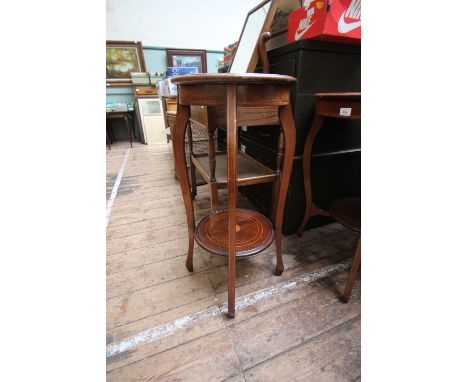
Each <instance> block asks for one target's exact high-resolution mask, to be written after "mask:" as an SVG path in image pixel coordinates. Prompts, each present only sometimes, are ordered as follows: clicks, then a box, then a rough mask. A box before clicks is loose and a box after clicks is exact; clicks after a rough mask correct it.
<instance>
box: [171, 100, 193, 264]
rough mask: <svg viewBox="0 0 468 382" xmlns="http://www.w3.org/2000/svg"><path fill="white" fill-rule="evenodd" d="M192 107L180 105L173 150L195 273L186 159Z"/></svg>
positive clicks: (188, 259) (191, 260)
mask: <svg viewBox="0 0 468 382" xmlns="http://www.w3.org/2000/svg"><path fill="white" fill-rule="evenodd" d="M189 117H190V107H189V106H182V105H179V106H178V107H177V116H176V120H175V126H174V131H173V136H172V148H173V151H174V161H175V165H176V168H177V171H178V174H179V182H180V187H181V190H182V196H183V198H184V205H185V212H186V214H187V227H188V234H189V249H188V253H187V261H186V263H185V264H186V266H187V269H188V270H189V271H190V272H193V245H194V239H195V217H194V214H193V204H192V198H191V195H190V184H189V178H188V173H187V160H186V159H185V130H186V128H187V124H188V122H189Z"/></svg>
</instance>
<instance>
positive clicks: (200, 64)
mask: <svg viewBox="0 0 468 382" xmlns="http://www.w3.org/2000/svg"><path fill="white" fill-rule="evenodd" d="M166 56H167V66H174V67H177V68H180V67H181V66H195V67H197V68H198V73H206V50H195V49H167V50H166Z"/></svg>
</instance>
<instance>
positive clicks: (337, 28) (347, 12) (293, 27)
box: [288, 0, 361, 45]
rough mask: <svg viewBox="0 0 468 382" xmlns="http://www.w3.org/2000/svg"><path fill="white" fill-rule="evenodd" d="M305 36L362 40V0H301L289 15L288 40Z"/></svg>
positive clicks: (320, 38)
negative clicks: (299, 4)
mask: <svg viewBox="0 0 468 382" xmlns="http://www.w3.org/2000/svg"><path fill="white" fill-rule="evenodd" d="M306 39H314V40H322V41H331V42H338V43H344V44H353V45H359V44H361V0H318V1H317V0H304V3H303V6H302V7H301V8H300V9H298V10H296V11H294V12H293V13H291V14H290V15H289V28H288V42H289V43H292V42H295V41H299V40H306Z"/></svg>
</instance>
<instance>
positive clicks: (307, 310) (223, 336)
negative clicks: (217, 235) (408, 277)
mask: <svg viewBox="0 0 468 382" xmlns="http://www.w3.org/2000/svg"><path fill="white" fill-rule="evenodd" d="M126 152H128V160H127V162H126V164H125V166H124V168H123V176H122V179H121V182H120V186H119V188H118V191H117V196H116V197H115V200H114V202H113V205H112V209H111V213H110V219H109V223H108V227H107V344H116V343H117V344H118V343H121V342H125V341H126V340H127V339H129V338H133V337H135V336H139V334H141V333H142V332H145V331H147V330H148V329H151V328H155V327H160V326H161V325H166V324H168V323H174V322H175V323H179V322H181V320H182V318H184V319H186V318H187V317H193V315H195V314H196V313H197V312H202V311H205V310H207V309H210V308H213V307H222V306H223V304H225V303H226V301H227V259H226V258H225V257H220V256H215V255H211V254H210V253H208V252H206V251H204V250H202V249H201V248H199V247H198V246H197V245H195V251H194V273H190V272H188V271H187V270H186V268H185V256H186V251H187V244H188V235H187V228H186V220H185V210H184V205H183V200H182V195H181V192H180V188H179V184H178V182H177V180H176V179H175V178H174V173H173V162H172V149H171V146H170V145H154V146H145V145H140V144H138V143H134V148H133V149H129V145H128V142H116V143H115V144H113V145H112V150H110V151H107V174H106V175H107V193H106V194H107V195H106V200H107V201H108V200H109V198H110V196H111V192H112V189H113V187H114V184H115V181H116V179H117V177H118V174H119V170H121V167H122V162H123V159H124V155H125V153H126ZM226 202H227V201H226V192H225V191H224V190H222V191H220V205H221V207H223V206H226ZM108 205H109V203H108ZM209 205H210V200H209V194H208V190H207V187H206V186H202V187H200V188H199V193H198V195H197V198H196V200H195V201H194V207H195V214H196V216H195V217H196V219H197V220H198V219H200V218H201V217H202V216H203V215H204V214H206V213H207V212H209ZM239 206H241V207H245V208H253V206H252V205H251V204H250V203H249V202H248V201H247V200H246V199H245V198H243V197H242V196H241V195H239ZM355 240H356V235H355V234H353V233H351V232H349V231H348V230H346V229H344V228H342V227H341V226H340V225H338V224H331V225H328V226H325V227H320V228H318V229H314V230H310V231H307V232H305V233H304V235H303V237H302V238H297V237H296V236H295V235H292V236H288V237H283V258H284V264H285V271H284V273H283V275H282V276H280V277H276V276H274V275H273V271H274V268H275V263H276V260H275V252H274V246H272V247H270V248H269V249H268V250H266V251H265V252H263V253H260V254H258V255H256V256H254V257H251V258H247V259H242V260H238V262H237V287H236V297H237V298H239V297H242V296H246V295H249V294H255V293H258V291H261V290H263V289H264V288H269V287H271V286H275V285H283V284H280V283H284V282H285V281H287V280H291V279H294V278H296V277H299V276H301V275H304V274H306V273H307V272H314V271H316V270H317V271H318V270H320V269H321V268H323V267H326V266H331V265H334V264H337V263H340V262H343V261H344V260H345V259H347V258H350V257H351V256H352V255H353V251H354V245H355ZM347 272H348V270H341V271H338V272H335V273H332V274H330V275H328V276H325V277H322V278H319V279H317V280H316V281H313V282H310V283H306V284H305V285H301V286H298V287H294V288H290V289H288V290H285V291H282V292H279V293H275V294H273V295H271V296H270V297H269V298H265V299H259V300H258V301H256V302H255V303H253V304H250V305H248V306H246V307H245V308H244V309H239V310H237V311H236V318H235V319H229V318H227V317H225V315H223V314H215V315H212V316H209V317H207V318H206V319H203V320H199V321H196V322H195V323H194V324H193V325H191V326H190V325H189V326H186V327H182V328H181V329H180V330H174V331H173V332H171V333H170V334H168V335H165V336H160V337H157V338H156V339H155V340H152V341H146V342H142V343H139V344H137V345H136V346H133V347H130V348H129V349H127V350H124V351H120V352H117V353H115V354H112V355H110V356H108V357H107V373H108V374H107V379H108V381H112V382H114V381H115V382H117V381H125V382H130V381H231V382H237V381H249V382H250V381H286V380H294V381H358V380H360V374H361V372H360V347H361V344H360V325H361V318H360V317H361V316H360V308H361V303H360V281H359V277H358V280H357V281H356V284H355V287H354V291H353V293H352V296H351V299H350V301H349V303H348V304H343V303H342V302H340V300H339V294H340V293H341V292H342V291H343V288H344V284H345V282H346V278H347ZM182 321H183V320H182Z"/></svg>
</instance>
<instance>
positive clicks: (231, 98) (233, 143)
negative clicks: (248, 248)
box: [226, 84, 237, 318]
mask: <svg viewBox="0 0 468 382" xmlns="http://www.w3.org/2000/svg"><path fill="white" fill-rule="evenodd" d="M236 103H237V100H236V85H235V84H228V85H227V106H226V114H227V120H226V132H227V176H228V216H229V217H228V222H229V223H228V243H229V244H228V314H227V315H228V317H231V318H233V317H234V316H235V310H236V206H237V121H236V113H237V105H236Z"/></svg>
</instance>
